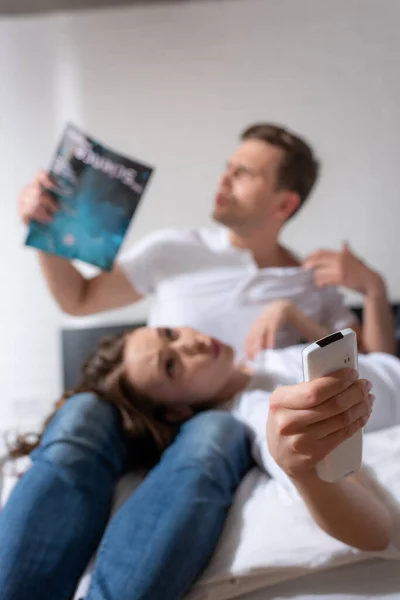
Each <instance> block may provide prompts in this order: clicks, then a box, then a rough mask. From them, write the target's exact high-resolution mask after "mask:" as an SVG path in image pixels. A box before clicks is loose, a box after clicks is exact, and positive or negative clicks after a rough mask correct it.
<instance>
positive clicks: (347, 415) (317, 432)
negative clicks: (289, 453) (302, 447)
mask: <svg viewBox="0 0 400 600" xmlns="http://www.w3.org/2000/svg"><path fill="white" fill-rule="evenodd" d="M371 410H372V402H371V400H370V399H369V398H368V396H366V397H362V398H361V399H360V401H359V402H357V403H356V404H354V405H353V406H351V407H350V408H348V409H347V410H345V411H344V412H342V413H340V414H338V415H335V416H334V417H330V418H329V419H325V420H324V421H319V422H318V423H314V424H313V425H311V426H310V427H309V428H308V429H307V432H308V433H309V434H310V435H312V436H315V438H316V439H323V438H326V437H328V436H329V435H331V434H332V433H335V432H336V431H341V430H342V429H346V428H347V427H350V426H351V425H352V424H353V423H354V422H355V421H357V420H358V419H361V418H362V417H364V416H367V415H369V414H370V413H371Z"/></svg>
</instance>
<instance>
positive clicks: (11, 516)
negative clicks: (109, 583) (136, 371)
mask: <svg viewBox="0 0 400 600" xmlns="http://www.w3.org/2000/svg"><path fill="white" fill-rule="evenodd" d="M121 440H122V436H121V429H120V426H119V424H118V418H117V414H116V412H115V410H114V409H113V408H112V407H111V406H110V405H108V404H106V403H105V402H103V401H100V400H98V399H97V398H96V397H95V396H94V395H92V394H80V395H78V396H75V397H73V398H70V399H69V400H68V402H67V403H66V404H65V405H64V406H63V407H62V408H61V409H60V411H59V412H58V413H57V414H56V415H55V417H54V419H53V420H52V421H51V423H50V425H49V427H48V428H47V430H46V432H45V434H44V436H43V440H42V442H41V444H40V446H39V448H38V449H37V450H35V452H34V453H33V454H32V459H33V466H32V467H31V469H29V471H28V472H27V473H26V474H25V475H24V476H23V477H22V479H21V481H20V482H19V483H18V484H17V486H16V488H15V490H14V491H13V493H12V495H11V497H10V499H9V501H8V503H7V504H6V506H5V508H4V510H3V511H2V512H1V513H0V598H1V600H27V599H28V598H29V600H70V599H71V597H72V595H73V593H74V590H75V587H76V585H77V583H78V581H79V578H80V576H81V574H82V572H83V571H84V569H85V567H86V565H87V563H88V561H89V560H90V558H91V556H92V554H93V553H94V552H95V550H96V548H97V546H98V543H99V541H100V538H101V536H102V534H103V531H104V528H105V526H106V522H107V518H108V516H109V510H110V502H111V499H112V495H113V491H114V487H115V484H116V482H117V479H118V477H119V476H120V474H121V471H122V465H123V459H124V453H125V448H124V445H123V443H122V441H121Z"/></svg>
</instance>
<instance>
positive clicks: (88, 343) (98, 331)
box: [61, 323, 145, 390]
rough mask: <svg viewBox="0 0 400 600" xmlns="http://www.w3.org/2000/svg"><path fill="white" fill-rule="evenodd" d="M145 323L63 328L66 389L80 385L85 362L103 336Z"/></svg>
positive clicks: (62, 339)
mask: <svg viewBox="0 0 400 600" xmlns="http://www.w3.org/2000/svg"><path fill="white" fill-rule="evenodd" d="M143 325H145V323H131V324H129V325H128V324H125V325H106V326H102V327H84V328H78V329H63V330H62V331H61V348H62V372H63V386H64V390H71V389H73V388H74V387H76V386H77V385H78V383H79V380H80V373H81V368H82V365H83V363H84V362H85V360H86V359H87V358H88V356H89V354H90V353H91V352H92V350H94V348H95V347H96V345H97V344H98V342H99V341H100V340H101V339H102V338H104V337H107V336H109V335H114V334H118V333H122V332H124V331H129V330H132V329H135V328H136V327H142V326H143Z"/></svg>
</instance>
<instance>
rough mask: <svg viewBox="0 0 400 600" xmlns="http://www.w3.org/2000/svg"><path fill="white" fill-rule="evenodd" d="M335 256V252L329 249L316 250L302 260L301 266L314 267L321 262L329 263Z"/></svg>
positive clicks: (321, 263)
mask: <svg viewBox="0 0 400 600" xmlns="http://www.w3.org/2000/svg"><path fill="white" fill-rule="evenodd" d="M335 256H336V252H333V251H331V250H319V251H318V252H314V253H313V254H310V256H308V257H307V258H306V260H305V261H304V263H303V266H304V267H306V268H309V269H315V268H316V267H318V266H321V265H323V264H326V263H328V264H330V263H331V262H332V259H333V258H334V257H335Z"/></svg>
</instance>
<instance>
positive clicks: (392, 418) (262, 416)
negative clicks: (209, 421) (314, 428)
mask: <svg viewBox="0 0 400 600" xmlns="http://www.w3.org/2000/svg"><path fill="white" fill-rule="evenodd" d="M304 347H305V346H304V345H300V346H291V347H288V348H284V349H281V350H264V351H262V352H260V353H259V354H258V356H257V358H256V361H255V362H254V364H253V367H254V368H255V373H254V376H253V378H252V381H251V382H250V385H249V386H248V388H247V389H246V390H245V391H244V392H241V393H240V394H238V395H237V396H236V397H235V398H234V399H233V401H232V404H231V409H232V411H233V414H234V415H235V417H236V418H237V419H239V420H240V421H242V422H243V423H245V424H246V425H247V426H248V428H249V430H250V433H251V437H252V440H253V456H254V459H255V461H256V463H257V464H258V465H259V466H260V467H261V468H262V469H263V470H265V471H267V472H268V473H269V474H270V475H271V476H272V477H274V478H276V479H279V480H280V481H282V483H288V481H289V480H288V478H287V476H286V475H285V473H284V472H283V471H282V470H281V469H280V467H278V465H277V464H276V463H275V461H274V459H273V458H272V456H271V454H270V453H269V450H268V444H267V436H266V424H267V418H268V409H269V397H270V395H271V393H272V392H273V391H274V390H275V389H276V388H277V387H279V386H281V385H294V384H296V383H300V382H301V381H303V368H302V350H303V348H304ZM358 372H359V374H360V377H361V378H365V379H368V380H369V381H371V383H372V384H373V389H372V392H373V394H374V395H375V397H376V400H375V403H374V407H373V411H372V414H371V417H370V419H369V421H368V423H367V425H366V427H365V429H364V431H365V433H368V432H371V431H376V430H379V429H385V428H387V427H391V426H393V425H398V424H400V397H399V395H400V360H399V359H398V358H396V357H395V356H392V355H390V354H384V353H381V352H375V353H371V354H360V355H359V357H358Z"/></svg>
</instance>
